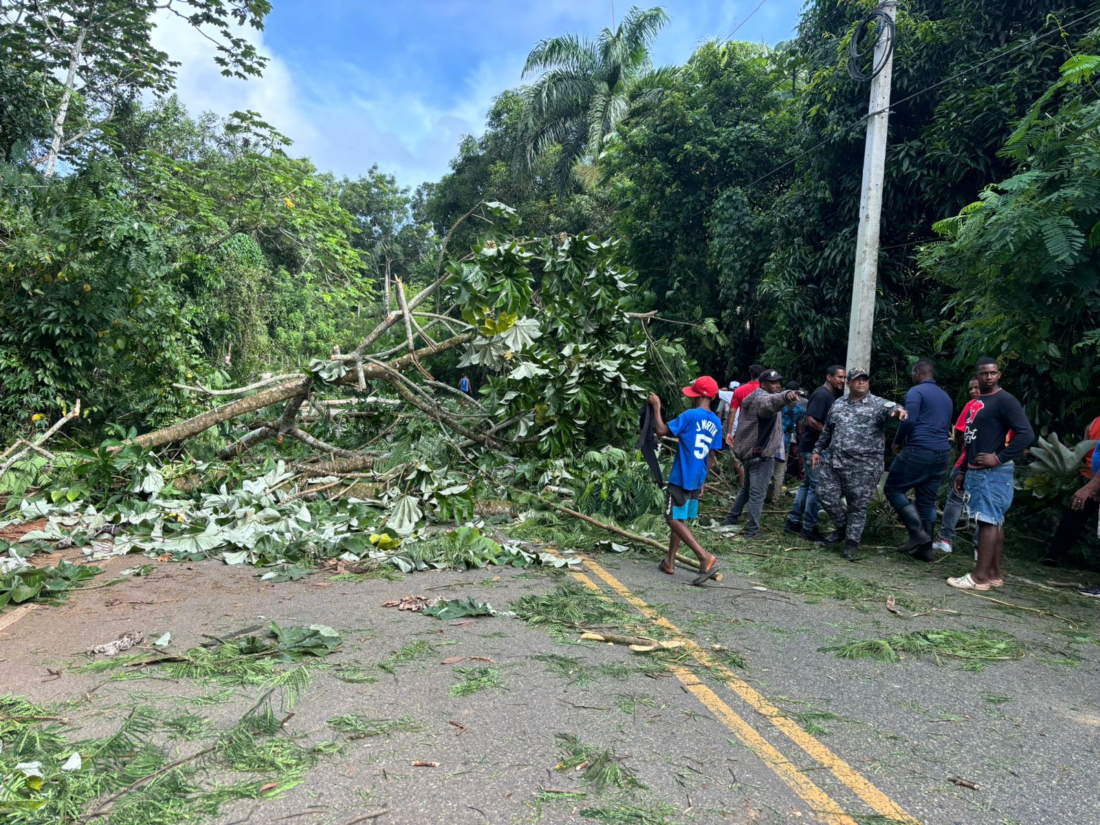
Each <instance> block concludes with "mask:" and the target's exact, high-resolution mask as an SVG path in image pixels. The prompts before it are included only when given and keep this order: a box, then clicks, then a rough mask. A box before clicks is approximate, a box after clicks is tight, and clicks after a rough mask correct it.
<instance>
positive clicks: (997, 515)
mask: <svg viewBox="0 0 1100 825" xmlns="http://www.w3.org/2000/svg"><path fill="white" fill-rule="evenodd" d="M1015 479H1016V465H1015V464H1013V463H1012V462H1011V461H1010V462H1008V463H1007V464H1001V465H1000V466H998V467H989V468H988V469H980V470H974V469H970V470H967V471H966V494H967V496H968V497H969V501H968V503H967V507H968V509H969V511H970V518H972V519H973V520H974V521H977V522H979V523H981V524H992V525H994V526H996V527H999V526H1000V525H1002V524H1004V523H1005V513H1007V512H1008V508H1009V507H1011V506H1012V496H1013V495H1014V494H1015Z"/></svg>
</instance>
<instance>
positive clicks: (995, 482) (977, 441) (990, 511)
mask: <svg viewBox="0 0 1100 825" xmlns="http://www.w3.org/2000/svg"><path fill="white" fill-rule="evenodd" d="M975 372H976V375H977V376H978V388H979V389H980V390H981V395H980V396H978V398H977V399H976V400H975V401H973V402H971V404H970V412H969V413H967V416H966V422H965V424H966V432H965V436H964V437H965V439H966V460H965V461H963V463H962V467H961V469H960V472H959V474H958V475H957V476H955V489H956V490H957V491H958V492H960V493H961V492H962V491H963V490H966V493H967V495H968V496H969V497H970V514H971V517H972V518H973V519H974V520H975V521H976V522H977V523H978V560H977V562H976V563H975V564H974V569H973V570H972V571H971V572H969V573H967V574H966V575H965V576H958V577H956V578H950V579H948V580H947V583H948V584H949V585H951V586H952V587H955V588H958V589H959V590H988V589H989V588H990V587H1001V586H1002V585H1003V584H1004V578H1003V577H1002V576H1001V557H1002V555H1003V554H1004V546H1005V514H1006V513H1007V512H1008V509H1009V507H1011V506H1012V496H1013V485H1014V483H1015V479H1016V465H1015V464H1013V459H1015V458H1016V456H1018V455H1019V454H1020V453H1022V452H1023V451H1024V450H1026V449H1027V448H1028V447H1030V446H1031V442H1032V441H1034V440H1035V432H1034V430H1032V428H1031V423H1030V422H1029V421H1028V420H1027V416H1026V415H1025V414H1024V408H1023V407H1022V406H1021V405H1020V402H1019V401H1017V400H1016V398H1015V396H1013V395H1012V394H1010V393H1009V392H1007V391H1005V390H1003V389H1001V368H1000V367H999V366H998V365H997V361H996V360H995V359H993V358H979V359H978V368H977V370H976V371H975ZM1010 432H1012V433H1013V435H1012V440H1011V441H1009V440H1008V435H1009V433H1010Z"/></svg>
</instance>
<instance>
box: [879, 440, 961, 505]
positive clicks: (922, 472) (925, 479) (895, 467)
mask: <svg viewBox="0 0 1100 825" xmlns="http://www.w3.org/2000/svg"><path fill="white" fill-rule="evenodd" d="M950 469H951V451H950V450H943V451H942V452H941V451H937V450H924V449H921V448H920V447H906V448H905V449H904V450H902V451H901V453H900V454H899V455H898V457H897V458H895V459H894V463H893V464H891V465H890V475H889V476H888V477H887V479H886V486H885V487H884V488H883V492H884V493H885V494H886V498H887V500H889V502H890V503H891V504H892V505H893V506H894V509H895V510H897V511H898V512H901V509H902V508H903V507H907V506H908V505H909V496H907V495H906V493H908V492H909V491H910V490H914V491H915V492H916V501H915V502H914V503H915V504H916V505H917V513H918V514H919V515H920V518H921V521H926V522H929V523H935V521H936V496H938V495H939V492H940V485H941V484H943V478H944V476H946V475H947V471H948V470H950Z"/></svg>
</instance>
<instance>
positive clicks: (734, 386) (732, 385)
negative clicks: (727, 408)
mask: <svg viewBox="0 0 1100 825" xmlns="http://www.w3.org/2000/svg"><path fill="white" fill-rule="evenodd" d="M740 386H741V382H740V381H730V389H731V390H735V389H737V388H738V387H740Z"/></svg>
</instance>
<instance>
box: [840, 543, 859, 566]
mask: <svg viewBox="0 0 1100 825" xmlns="http://www.w3.org/2000/svg"><path fill="white" fill-rule="evenodd" d="M857 550H859V542H858V541H852V540H851V539H848V540H847V541H845V542H844V558H845V559H847V560H848V561H855V560H856V551H857Z"/></svg>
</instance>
